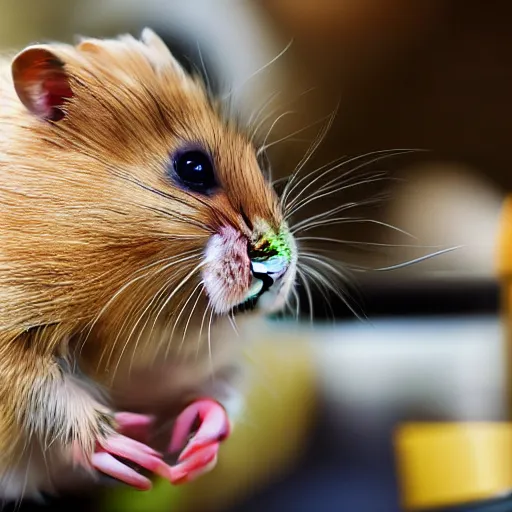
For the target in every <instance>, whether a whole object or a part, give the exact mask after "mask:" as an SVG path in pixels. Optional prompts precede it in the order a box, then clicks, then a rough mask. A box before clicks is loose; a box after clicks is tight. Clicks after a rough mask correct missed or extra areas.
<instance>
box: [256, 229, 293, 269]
mask: <svg viewBox="0 0 512 512" xmlns="http://www.w3.org/2000/svg"><path fill="white" fill-rule="evenodd" d="M253 252H254V254H253V259H258V258H261V259H268V258H270V257H272V256H279V257H281V258H284V259H285V260H286V262H287V263H289V262H290V261H291V259H292V250H291V248H290V244H289V235H288V233H287V232H280V233H279V234H276V233H274V232H273V231H270V232H269V233H267V234H266V235H265V236H264V237H263V238H262V240H261V242H260V243H259V244H258V245H257V246H256V247H255V248H254V251H253Z"/></svg>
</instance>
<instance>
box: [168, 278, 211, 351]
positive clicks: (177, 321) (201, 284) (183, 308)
mask: <svg viewBox="0 0 512 512" xmlns="http://www.w3.org/2000/svg"><path fill="white" fill-rule="evenodd" d="M203 289H204V281H202V280H201V281H199V283H197V285H196V286H195V288H194V289H193V290H192V292H191V293H190V295H189V296H188V297H187V299H186V301H185V304H183V307H180V311H179V313H178V316H177V317H176V320H175V321H174V322H173V327H172V330H171V335H170V336H169V343H168V344H167V346H166V347H165V356H164V359H165V360H166V359H167V357H168V355H169V350H170V348H171V344H172V342H173V338H174V332H175V330H176V327H177V326H178V324H179V321H180V319H181V316H182V315H183V313H184V312H185V310H186V309H187V306H188V303H189V302H190V301H191V300H192V299H193V297H194V295H195V294H196V292H197V290H199V295H198V299H199V297H201V292H202V291H203Z"/></svg>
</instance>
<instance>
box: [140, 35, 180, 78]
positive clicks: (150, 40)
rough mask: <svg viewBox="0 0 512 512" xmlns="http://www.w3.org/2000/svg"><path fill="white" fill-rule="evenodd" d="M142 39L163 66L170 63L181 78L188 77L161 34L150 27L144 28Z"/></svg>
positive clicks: (154, 57)
mask: <svg viewBox="0 0 512 512" xmlns="http://www.w3.org/2000/svg"><path fill="white" fill-rule="evenodd" d="M140 39H141V41H142V42H143V43H144V44H145V45H146V46H147V47H148V48H149V49H150V50H151V52H152V57H153V60H156V62H157V63H159V64H161V65H162V66H166V65H170V66H171V68H172V69H173V71H174V72H175V74H177V75H178V76H180V77H181V78H185V77H186V75H187V74H186V72H185V70H184V69H183V66H182V65H181V64H180V63H179V62H178V60H177V59H176V58H175V57H174V55H173V54H172V53H171V50H169V47H168V46H167V45H166V44H165V43H164V42H163V40H162V39H161V38H160V36H158V35H157V34H156V33H155V32H154V31H153V30H151V29H150V28H148V27H146V28H144V29H143V30H142V33H141V36H140Z"/></svg>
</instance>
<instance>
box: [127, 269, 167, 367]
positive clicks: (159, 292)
mask: <svg viewBox="0 0 512 512" xmlns="http://www.w3.org/2000/svg"><path fill="white" fill-rule="evenodd" d="M172 283H173V279H172V278H171V279H168V280H167V281H165V282H164V284H163V285H162V286H161V287H160V288H159V289H158V290H157V292H156V293H155V294H154V295H153V297H152V299H151V300H150V302H149V304H148V305H147V306H146V308H145V309H144V310H143V311H142V313H141V315H140V316H139V320H138V321H137V322H136V324H135V326H134V328H133V329H132V332H133V331H134V330H135V329H136V328H137V323H138V322H139V321H140V320H141V319H142V318H143V317H144V315H145V314H146V313H147V312H148V310H149V309H150V308H151V307H152V306H153V304H158V301H159V300H160V297H161V296H162V295H164V294H165V293H166V291H167V290H168V289H169V288H170V286H171V285H172ZM150 318H151V315H150V314H148V315H146V321H145V322H144V324H143V325H142V326H141V327H140V328H139V329H138V331H139V335H138V336H137V339H136V340H135V344H134V347H133V353H132V357H131V360H130V364H129V366H128V375H130V373H131V371H132V365H133V359H134V356H135V353H136V352H137V348H138V346H139V342H140V339H141V337H142V334H143V333H144V329H145V328H146V326H147V324H148V322H149V319H150ZM157 319H158V315H156V318H155V322H154V323H153V327H154V326H155V323H156V320H157ZM123 328H124V324H123ZM123 328H122V329H121V330H123ZM131 335H132V333H130V335H129V336H128V338H127V340H126V343H128V342H129V340H130V337H131ZM150 336H151V333H150V334H149V335H148V336H147V337H146V340H148V341H149V340H150Z"/></svg>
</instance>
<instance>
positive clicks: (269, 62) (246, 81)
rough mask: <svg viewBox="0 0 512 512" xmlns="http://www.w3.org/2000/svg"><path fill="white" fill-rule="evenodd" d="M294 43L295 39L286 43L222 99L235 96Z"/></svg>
mask: <svg viewBox="0 0 512 512" xmlns="http://www.w3.org/2000/svg"><path fill="white" fill-rule="evenodd" d="M292 43H293V39H291V40H290V42H289V43H288V44H287V45H286V47H285V48H284V49H283V50H281V51H280V52H279V53H278V54H277V55H276V56H275V57H274V58H272V59H271V60H269V61H268V62H267V63H266V64H264V65H263V66H261V68H259V69H257V70H256V71H255V72H254V73H251V74H250V75H249V76H248V77H247V78H246V79H245V80H243V81H242V82H241V83H240V84H239V85H238V87H237V88H232V89H231V90H230V91H229V92H228V93H227V94H225V95H224V96H223V97H222V101H226V100H227V99H228V98H230V97H231V96H233V94H235V93H236V92H237V91H238V90H239V89H241V88H243V87H244V86H245V85H246V84H247V83H248V82H249V81H250V80H252V79H253V78H254V77H255V76H257V75H259V74H260V73H261V72H262V71H264V70H265V69H267V68H268V67H270V66H271V65H272V64H274V62H276V61H278V60H279V59H280V58H281V57H282V56H283V55H284V54H285V53H286V52H287V51H288V50H289V48H290V47H291V45H292Z"/></svg>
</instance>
